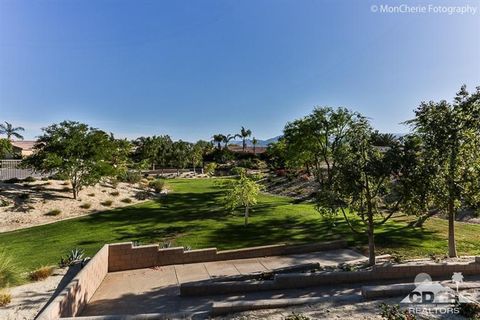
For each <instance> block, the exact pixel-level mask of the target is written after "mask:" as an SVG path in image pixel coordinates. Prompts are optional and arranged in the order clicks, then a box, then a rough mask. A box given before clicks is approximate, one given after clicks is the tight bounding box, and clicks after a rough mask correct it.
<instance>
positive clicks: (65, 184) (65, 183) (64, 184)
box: [62, 180, 70, 186]
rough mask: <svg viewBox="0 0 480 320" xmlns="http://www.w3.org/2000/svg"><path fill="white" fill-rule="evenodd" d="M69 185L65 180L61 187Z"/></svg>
mask: <svg viewBox="0 0 480 320" xmlns="http://www.w3.org/2000/svg"><path fill="white" fill-rule="evenodd" d="M69 185H70V181H68V180H65V181H63V182H62V186H69Z"/></svg>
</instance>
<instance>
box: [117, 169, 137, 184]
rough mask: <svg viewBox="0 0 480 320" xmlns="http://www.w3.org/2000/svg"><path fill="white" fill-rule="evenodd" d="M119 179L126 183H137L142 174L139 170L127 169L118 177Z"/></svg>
mask: <svg viewBox="0 0 480 320" xmlns="http://www.w3.org/2000/svg"><path fill="white" fill-rule="evenodd" d="M118 178H119V179H120V181H122V182H127V183H131V184H133V183H139V182H140V180H142V174H141V173H140V172H139V171H127V172H125V173H124V174H123V175H121V176H119V177H118Z"/></svg>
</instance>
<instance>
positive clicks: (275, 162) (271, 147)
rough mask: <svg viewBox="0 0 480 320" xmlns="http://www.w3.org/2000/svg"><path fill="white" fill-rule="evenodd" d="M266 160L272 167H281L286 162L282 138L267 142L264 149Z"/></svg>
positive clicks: (285, 150) (284, 144) (285, 148)
mask: <svg viewBox="0 0 480 320" xmlns="http://www.w3.org/2000/svg"><path fill="white" fill-rule="evenodd" d="M265 155H266V157H267V162H268V164H269V166H270V167H271V168H273V169H283V168H285V167H286V163H287V146H286V143H285V139H284V138H280V139H279V140H278V141H276V142H272V143H270V144H268V147H267V150H266V151H265Z"/></svg>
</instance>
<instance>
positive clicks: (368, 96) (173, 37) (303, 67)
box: [0, 0, 480, 140]
mask: <svg viewBox="0 0 480 320" xmlns="http://www.w3.org/2000/svg"><path fill="white" fill-rule="evenodd" d="M385 4H390V5H400V4H408V5H409V6H419V5H426V6H428V5H429V4H433V5H435V6H438V5H446V6H464V5H469V6H470V7H475V8H477V12H476V14H463V15H460V14H452V15H448V14H439V13H432V12H430V13H428V12H427V13H423V14H408V13H396V14H394V13H393V14H392V13H391V14H387V13H380V12H376V13H374V12H372V11H371V6H372V5H385ZM478 11H480V2H479V1H444V2H442V1H434V0H432V1H421V2H420V1H394V2H393V1H354V0H351V1H338V0H331V1H326V0H325V1H323V0H287V1H285V0H271V1H269V0H268V1H267V0H235V1H231V0H222V1H211V0H180V1H178V0H175V1H174V0H172V1H166V0H157V1H154V0H152V1H143V0H128V1H127V0H109V1H107V0H95V1H94V0H59V1H41V0H38V1H22V0H0V121H5V120H6V121H9V122H13V123H14V124H15V125H22V126H24V127H25V128H26V130H27V131H26V133H25V136H26V137H27V138H33V137H34V136H36V135H38V134H39V133H40V128H41V127H45V126H47V125H49V124H51V123H53V122H59V121H61V120H64V119H70V120H77V121H82V122H86V123H89V124H91V125H93V126H95V127H99V128H102V129H104V130H108V131H112V132H114V133H115V134H116V135H117V136H121V137H129V138H133V137H136V136H139V135H152V134H170V135H171V136H172V137H174V138H176V139H178V138H181V139H186V140H195V139H199V138H202V139H208V138H209V137H211V136H212V134H214V133H220V132H221V133H231V132H236V131H238V130H239V128H240V126H242V125H244V126H246V127H248V128H250V129H252V131H253V132H254V135H255V136H256V137H257V138H259V139H267V138H271V137H273V136H276V135H279V134H281V131H282V129H283V126H284V125H285V123H286V122H287V121H289V120H293V119H295V118H298V117H301V116H304V115H306V114H308V113H309V112H310V111H311V110H312V108H313V107H314V106H315V105H329V106H346V107H349V108H351V109H353V110H356V111H360V112H362V113H363V114H365V115H367V116H369V117H371V118H372V123H373V125H374V126H375V127H376V128H377V129H379V130H380V131H384V132H404V131H406V130H407V129H406V128H405V127H404V126H402V125H400V124H399V123H400V122H402V121H405V120H407V119H410V118H411V117H412V115H413V112H412V110H413V109H414V108H415V107H416V106H417V105H418V104H419V102H420V101H422V100H440V99H447V100H451V99H452V98H453V96H454V94H455V92H456V91H457V90H458V89H459V87H460V85H461V84H463V83H465V84H467V85H468V86H469V87H470V88H471V89H472V90H473V88H474V87H475V86H478V85H480V12H478Z"/></svg>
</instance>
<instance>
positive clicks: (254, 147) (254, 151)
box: [252, 137, 258, 154]
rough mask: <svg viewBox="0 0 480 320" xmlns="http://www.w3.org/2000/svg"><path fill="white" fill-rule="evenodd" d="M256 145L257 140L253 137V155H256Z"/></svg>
mask: <svg viewBox="0 0 480 320" xmlns="http://www.w3.org/2000/svg"><path fill="white" fill-rule="evenodd" d="M257 144H258V140H257V138H255V137H253V139H252V145H253V154H257V150H256V149H257Z"/></svg>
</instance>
